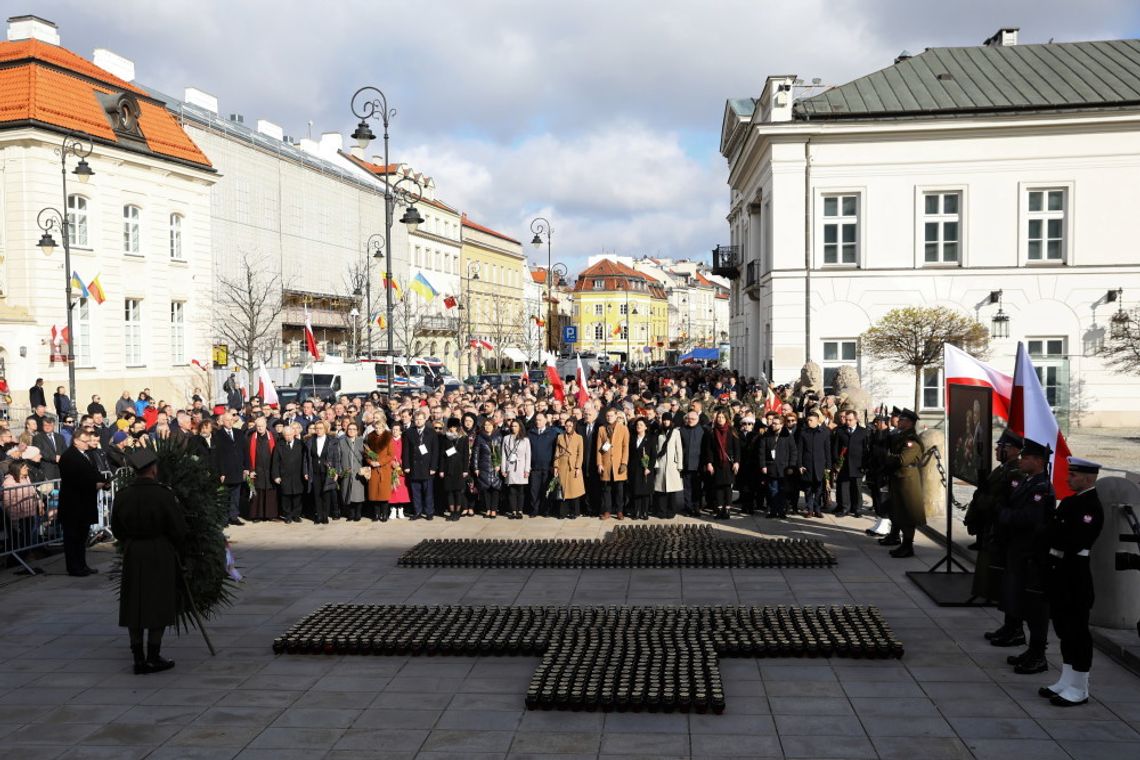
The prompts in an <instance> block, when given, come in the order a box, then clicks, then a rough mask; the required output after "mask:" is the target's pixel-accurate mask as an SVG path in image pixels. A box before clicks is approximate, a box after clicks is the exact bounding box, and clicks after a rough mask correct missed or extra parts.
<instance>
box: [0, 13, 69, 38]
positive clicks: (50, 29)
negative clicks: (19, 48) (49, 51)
mask: <svg viewBox="0 0 1140 760" xmlns="http://www.w3.org/2000/svg"><path fill="white" fill-rule="evenodd" d="M16 40H40V41H41V42H46V43H48V44H50V45H58V44H59V27H58V26H56V25H55V22H54V21H48V20H47V19H44V18H40V17H39V16H32V15H25V16H9V17H8V41H9V42H15V41H16Z"/></svg>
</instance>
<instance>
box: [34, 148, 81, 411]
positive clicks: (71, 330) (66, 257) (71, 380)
mask: <svg viewBox="0 0 1140 760" xmlns="http://www.w3.org/2000/svg"><path fill="white" fill-rule="evenodd" d="M93 149H94V146H93V145H92V144H91V141H90V140H88V139H86V138H85V137H83V136H81V135H79V134H78V133H76V132H69V133H68V134H67V135H65V136H64V138H63V143H62V144H61V145H60V146H59V147H58V148H56V149H55V152H56V155H58V156H59V173H60V177H61V178H62V179H63V206H62V208H63V209H64V210H63V212H61V211H59V210H58V209H55V208H52V207H51V206H48V207H47V208H45V209H41V210H40V213H39V214H37V215H36V224H37V225H38V226H39V228H40V230H41V231H42V232H43V234H42V235H41V236H40V242H39V247H40V250H41V251H43V252H44V255H45V256H50V255H51V252H52V251H54V250H55V238H53V237H52V235H51V231H52V230H53V229H58V230H59V234H60V237H62V238H63V280H64V283H65V288H64V293H65V297H66V299H67V300H66V306H67V309H66V310H67V385H68V393H69V394H70V396H71V403H73V404H75V403H77V399H76V396H75V324H74V320H73V315H72V313H71V308H72V303H71V299H72V292H71V223H70V222H69V221H68V219H67V213H66V212H67V156H68V154H70V155H73V156H76V157H77V158H78V159H79V163H78V164H77V165H76V167H75V168H74V169H72V170H71V173H72V174H74V175H75V176H76V177H77V178H78V179H79V181H80V182H81V183H86V182H87V180H89V179H91V177H93V176H94V175H95V172H94V171H92V169H91V165H90V164H88V163H87V157H88V156H90V155H91V151H92V150H93Z"/></svg>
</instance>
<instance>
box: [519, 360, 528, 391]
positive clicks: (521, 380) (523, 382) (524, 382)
mask: <svg viewBox="0 0 1140 760" xmlns="http://www.w3.org/2000/svg"><path fill="white" fill-rule="evenodd" d="M519 385H520V386H522V387H523V388H525V387H527V386H528V385H530V371H529V370H528V369H527V366H526V362H523V371H522V377H520V378H519Z"/></svg>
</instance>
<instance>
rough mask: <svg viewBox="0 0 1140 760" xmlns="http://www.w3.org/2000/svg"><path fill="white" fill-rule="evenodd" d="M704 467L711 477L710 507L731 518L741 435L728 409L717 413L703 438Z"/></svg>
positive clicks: (702, 458)
mask: <svg viewBox="0 0 1140 760" xmlns="http://www.w3.org/2000/svg"><path fill="white" fill-rule="evenodd" d="M689 414H693V412H691V411H690V412H689ZM681 440H682V442H683V441H684V439H683V438H682V439H681ZM701 469H702V470H704V472H705V474H706V475H707V477H708V487H709V493H708V498H709V508H710V509H715V510H716V516H717V517H718V518H720V519H723V520H727V519H728V517H729V515H728V509H729V506H730V504H731V503H732V484H733V481H734V480H735V478H736V473H737V472H739V471H740V438H739V437H737V435H736V430H734V429H733V427H732V425H731V424H730V423H729V419H728V414H727V413H726V412H723V411H717V412H716V413H715V414H713V424H712V429H711V430H709V431H708V433H707V434H706V435H705V436H704V438H703V439H702V441H701Z"/></svg>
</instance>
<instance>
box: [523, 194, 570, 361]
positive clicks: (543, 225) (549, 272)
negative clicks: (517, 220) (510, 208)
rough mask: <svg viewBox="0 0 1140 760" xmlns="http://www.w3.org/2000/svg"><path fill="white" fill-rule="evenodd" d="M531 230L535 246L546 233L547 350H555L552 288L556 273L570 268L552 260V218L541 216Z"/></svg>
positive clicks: (537, 245)
mask: <svg viewBox="0 0 1140 760" xmlns="http://www.w3.org/2000/svg"><path fill="white" fill-rule="evenodd" d="M530 231H531V232H533V233H534V237H533V238H532V239H531V241H530V244H531V245H533V246H534V247H535V248H541V247H542V243H543V238H542V236H543V235H546V240H545V242H546V330H545V333H546V336H545V337H546V341H545V343H546V345H545V349H546V350H547V351H551V352H553V348H554V333H553V330H554V320H553V319H551V314H553V312H554V298H553V297H552V293H551V289H552V288H553V287H554V275H556V274H557V275H558V276H559V277H566V274H567V272H568V271H569V270H567V269H566V265H565V264H552V263H551V260H550V240H551V238H553V237H554V228H553V227H551V226H550V220H548V219H546V218H545V217H542V216H539V217H535V219H534V220H533V221H532V222H531V223H530Z"/></svg>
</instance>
